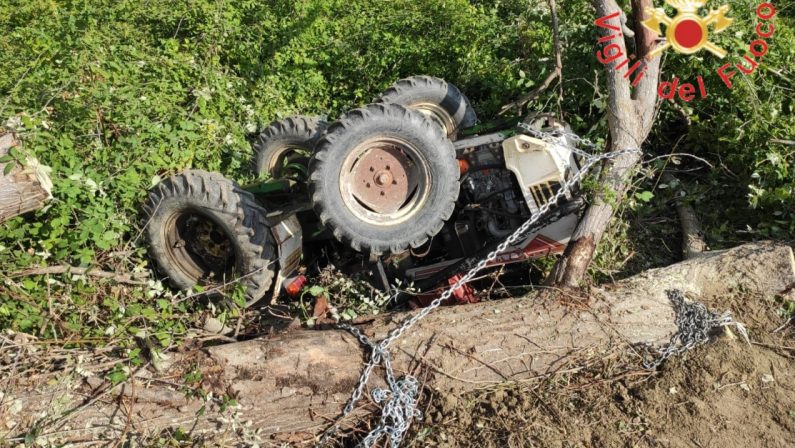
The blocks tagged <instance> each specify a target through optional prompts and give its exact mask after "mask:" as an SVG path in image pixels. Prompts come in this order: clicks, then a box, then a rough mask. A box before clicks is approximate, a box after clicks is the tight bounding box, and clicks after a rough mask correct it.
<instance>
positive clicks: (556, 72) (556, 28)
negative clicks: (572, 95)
mask: <svg viewBox="0 0 795 448" xmlns="http://www.w3.org/2000/svg"><path fill="white" fill-rule="evenodd" d="M547 4H548V5H549V10H550V15H551V16H552V40H553V48H554V51H555V68H554V69H553V70H552V71H551V72H550V73H549V74H547V76H546V78H544V80H543V81H541V85H539V86H538V87H536V88H535V89H533V90H531V91H530V92H528V93H527V94H525V95H524V96H522V97H521V98H519V99H518V100H516V101H513V102H511V103H508V104H506V105H504V106H502V108H500V111H499V112H498V114H497V115H503V114H504V113H505V112H507V111H509V110H511V109H513V108H521V107H522V106H524V105H525V104H527V103H528V102H530V101H532V100H534V99H535V98H536V97H538V95H540V94H541V92H543V91H545V90H546V89H548V88H549V86H550V85H551V84H552V81H554V80H556V79H558V78H560V77H562V76H563V56H562V52H563V50H562V47H561V45H560V24H559V21H558V7H557V4H556V3H555V0H547ZM559 82H560V81H559ZM560 95H561V97H562V95H563V86H562V82H561V88H560ZM560 99H561V98H559V99H558V103H560Z"/></svg>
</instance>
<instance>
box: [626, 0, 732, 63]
mask: <svg viewBox="0 0 795 448" xmlns="http://www.w3.org/2000/svg"><path fill="white" fill-rule="evenodd" d="M665 3H668V5H670V6H671V7H673V8H675V9H676V11H677V14H676V16H675V17H674V18H670V17H668V15H667V14H666V13H665V10H663V9H662V8H648V9H647V10H646V13H647V14H649V15H651V17H649V18H648V19H646V20H644V21H643V22H641V23H643V26H645V27H646V28H648V29H650V30H652V31H654V32H655V33H657V34H662V31H660V24H664V25H665V38H666V41H665V43H664V44H663V45H660V46H658V47H657V48H655V49H654V50H652V51H651V53H650V54H649V56H650V57H655V56H657V55H658V54H660V53H662V52H663V51H665V50H666V49H667V48H668V47H673V48H674V50H676V51H677V52H679V53H683V54H693V53H696V52H698V51H699V50H701V49H702V48H706V49H707V51H709V52H711V53H712V54H714V55H715V56H717V57H719V58H723V57H725V56H726V50H724V49H723V48H720V47H719V46H717V45H715V44H713V43H712V42H710V41H709V40H707V37H708V30H707V27H708V26H710V25H714V28H713V29H714V31H715V32H716V33H720V32H721V31H723V30H725V29H726V28H728V27H729V25H731V24H732V22H733V21H734V19H730V18H727V17H726V16H725V14H726V13H727V12H728V11H729V5H723V6H721V7H720V8H718V9H717V10H714V9H713V10H711V11H710V12H709V14H707V16H706V17H702V16H700V15H699V14H698V9H699V8H701V7H702V6H704V4H705V3H707V0H665Z"/></svg>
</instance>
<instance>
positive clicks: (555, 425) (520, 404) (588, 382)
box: [409, 299, 795, 448]
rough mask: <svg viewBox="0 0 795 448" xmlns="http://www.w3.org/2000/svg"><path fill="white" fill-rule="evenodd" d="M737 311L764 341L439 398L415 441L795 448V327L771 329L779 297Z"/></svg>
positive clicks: (618, 362)
mask: <svg viewBox="0 0 795 448" xmlns="http://www.w3.org/2000/svg"><path fill="white" fill-rule="evenodd" d="M724 300H725V299H724ZM723 303H724V304H725V303H726V302H725V301H724V302H723ZM746 304H753V305H751V306H752V308H747V307H746ZM724 306H725V305H724ZM732 308H733V311H734V314H735V316H737V319H738V320H740V321H745V322H746V323H747V324H748V325H749V330H750V332H751V337H752V340H753V341H755V342H756V344H754V345H752V346H749V345H748V344H746V343H745V342H744V341H742V340H740V339H737V338H734V337H732V335H731V334H729V335H724V336H722V337H720V338H718V339H717V340H716V341H714V342H712V343H710V344H708V345H705V346H702V347H700V348H698V349H696V350H694V351H692V352H689V353H687V354H686V355H684V356H682V357H678V358H674V359H671V360H669V361H667V362H666V363H665V364H664V365H663V366H662V367H661V368H660V370H659V371H657V372H654V373H651V374H648V373H646V372H644V371H643V370H642V369H640V368H638V367H637V363H635V362H634V361H636V360H635V359H633V357H632V356H631V354H626V353H625V354H623V355H616V356H608V357H606V358H604V359H602V360H600V361H599V362H597V363H596V364H594V365H593V366H592V367H590V368H588V369H587V370H585V371H580V372H577V373H576V374H571V375H553V376H551V377H550V378H548V379H546V380H544V381H542V382H539V383H535V384H525V385H516V384H513V385H504V386H500V387H498V388H491V389H488V390H480V391H475V392H471V393H469V394H466V395H463V396H455V395H435V396H432V397H431V400H430V403H429V405H428V407H427V410H426V412H425V420H424V421H423V422H421V423H420V424H418V425H416V426H415V430H416V432H415V434H414V436H413V440H412V442H411V443H410V444H409V445H410V446H415V447H419V446H439V447H458V446H461V447H463V446H466V447H520V446H522V447H524V446H540V447H585V446H599V447H601V446H604V447H618V446H621V447H634V446H639V447H703V448H706V447H720V448H726V447H735V446H743V447H750V446H754V447H757V446H758V447H785V446H795V358H793V356H795V347H793V346H795V340H793V339H794V338H793V336H795V330H793V328H792V326H789V327H787V328H785V329H784V330H783V331H780V332H778V333H773V330H774V329H776V328H778V327H779V326H781V324H782V323H783V320H782V318H781V317H780V316H778V315H777V314H776V309H778V306H777V303H776V302H775V301H774V300H772V299H767V300H760V299H754V300H740V299H736V300H735V301H734V302H732Z"/></svg>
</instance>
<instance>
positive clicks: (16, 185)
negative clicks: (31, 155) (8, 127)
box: [0, 134, 51, 223]
mask: <svg viewBox="0 0 795 448" xmlns="http://www.w3.org/2000/svg"><path fill="white" fill-rule="evenodd" d="M18 146H19V142H18V141H17V140H16V139H15V138H14V135H13V134H0V158H4V157H5V158H10V159H12V160H10V161H8V162H0V223H2V222H3V221H6V220H8V219H10V218H13V217H14V216H17V215H21V214H23V213H27V212H30V211H33V210H38V209H40V208H41V207H43V206H44V203H45V202H47V200H48V199H50V197H51V196H50V180H49V177H48V176H47V171H46V169H42V168H43V167H41V166H40V165H38V163H37V162H35V161H34V160H32V159H26V160H17V159H18V158H15V157H11V154H10V153H11V152H12V148H17V147H18ZM20 162H21V164H20ZM9 164H11V165H12V166H13V168H11V169H10V171H8V172H7V171H6V167H7V166H8V165H9Z"/></svg>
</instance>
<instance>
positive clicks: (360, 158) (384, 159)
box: [340, 138, 431, 226]
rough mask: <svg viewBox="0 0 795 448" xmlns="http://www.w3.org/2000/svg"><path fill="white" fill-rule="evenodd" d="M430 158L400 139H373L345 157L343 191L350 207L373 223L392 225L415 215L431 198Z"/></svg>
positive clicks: (354, 212)
mask: <svg viewBox="0 0 795 448" xmlns="http://www.w3.org/2000/svg"><path fill="white" fill-rule="evenodd" d="M430 185H431V175H430V171H429V169H428V163H427V161H426V160H425V159H424V158H423V157H422V155H421V154H420V153H419V152H418V151H417V150H415V149H414V148H413V147H412V146H411V145H410V144H409V143H407V142H406V141H404V140H401V139H398V138H377V139H370V140H367V141H365V142H364V143H362V144H360V145H359V146H358V147H356V148H354V149H353V151H351V152H350V153H349V154H348V156H347V157H346V158H345V160H344V161H343V164H342V171H341V173H340V193H342V199H343V203H344V204H345V206H346V207H347V208H348V210H349V211H350V212H351V213H353V214H354V215H355V216H356V217H357V218H359V219H360V220H362V221H365V222H368V223H370V224H375V225H381V226H388V225H394V224H398V223H401V222H404V221H406V220H407V219H409V218H411V217H412V216H414V215H415V214H416V213H417V212H418V211H419V210H421V209H422V207H423V206H424V205H425V202H427V200H428V195H429V186H430Z"/></svg>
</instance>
